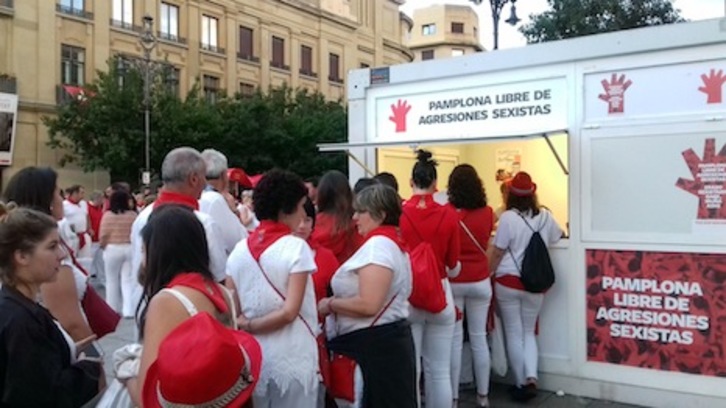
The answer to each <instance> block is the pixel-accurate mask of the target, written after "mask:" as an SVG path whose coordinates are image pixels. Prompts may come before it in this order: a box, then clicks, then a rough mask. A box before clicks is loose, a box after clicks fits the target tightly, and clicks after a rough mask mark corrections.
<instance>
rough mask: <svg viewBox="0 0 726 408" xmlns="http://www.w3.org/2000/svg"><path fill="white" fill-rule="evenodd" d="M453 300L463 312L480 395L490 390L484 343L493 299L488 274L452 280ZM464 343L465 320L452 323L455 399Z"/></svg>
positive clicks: (457, 396) (487, 351)
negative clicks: (464, 280) (476, 278)
mask: <svg viewBox="0 0 726 408" xmlns="http://www.w3.org/2000/svg"><path fill="white" fill-rule="evenodd" d="M451 292H452V294H453V295H454V303H455V304H456V307H458V308H459V310H461V311H462V312H466V322H467V330H468V332H469V345H470V346H471V354H472V356H473V357H474V377H475V379H476V391H477V393H479V395H488V394H489V373H490V371H491V360H490V357H489V343H487V317H488V312H489V304H490V303H491V301H492V283H491V279H489V278H487V279H484V280H481V281H478V282H470V283H453V282H452V283H451ZM463 344H464V322H463V321H462V320H459V321H458V322H456V325H455V326H454V341H453V342H452V344H451V345H452V346H451V389H452V392H453V396H454V399H459V377H460V376H461V350H462V348H463Z"/></svg>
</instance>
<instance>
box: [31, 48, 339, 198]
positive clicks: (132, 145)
mask: <svg viewBox="0 0 726 408" xmlns="http://www.w3.org/2000/svg"><path fill="white" fill-rule="evenodd" d="M119 77H120V75H119V72H118V70H117V69H116V64H115V63H113V62H109V70H108V72H98V78H97V80H96V81H94V82H93V83H92V84H90V85H88V86H87V87H86V89H87V90H88V92H87V95H89V96H88V97H87V98H85V99H84V100H80V99H75V100H72V101H70V102H68V103H65V104H62V105H60V106H59V107H58V111H57V114H56V115H55V116H52V117H46V118H44V123H45V124H46V126H47V127H48V130H49V136H50V141H49V145H50V146H51V147H53V148H56V149H62V150H63V151H65V152H67V154H66V155H65V156H64V157H63V158H62V161H61V165H65V164H66V163H69V162H76V163H78V164H79V165H80V166H81V167H82V168H83V169H84V170H86V171H94V170H107V171H109V172H110V174H111V179H112V180H125V181H129V182H131V183H132V184H135V183H136V182H137V181H138V180H139V177H140V173H141V171H142V170H143V168H144V160H145V152H144V139H145V133H144V109H143V81H142V80H141V76H140V75H139V72H138V71H134V70H130V71H129V72H128V73H127V74H126V75H124V76H123V84H122V83H121V82H120V81H119ZM150 123H151V127H150V128H151V131H150V138H149V139H150V162H151V169H152V170H155V171H158V169H160V167H161V162H162V160H163V158H164V155H166V153H167V152H168V151H169V150H171V149H173V148H175V147H179V146H191V147H194V148H197V149H199V150H202V149H206V148H214V149H217V150H219V151H221V152H223V153H224V154H225V155H227V157H228V159H229V164H230V167H242V168H243V169H245V171H247V172H248V173H250V174H255V173H261V172H264V171H266V170H269V169H270V168H273V167H280V168H285V169H289V170H292V171H294V172H296V173H298V174H300V175H301V176H303V177H306V176H312V175H320V174H322V173H323V172H325V171H327V170H330V169H338V170H341V171H344V172H345V171H347V159H346V157H345V155H344V154H340V153H325V154H321V153H319V152H318V150H317V144H318V143H332V142H344V141H345V140H346V135H347V112H346V109H345V107H344V106H343V105H342V104H341V103H340V102H333V101H328V100H326V99H325V97H324V96H323V95H322V94H320V93H319V92H315V93H311V92H308V91H306V90H293V89H291V88H289V87H286V86H285V87H281V88H273V89H269V90H268V91H267V92H262V91H261V90H257V91H256V92H255V93H254V94H252V95H239V94H237V95H234V96H232V97H226V96H224V95H222V94H220V95H219V97H218V98H217V100H216V101H215V102H209V101H208V100H207V99H206V98H205V96H204V95H203V93H202V92H201V91H200V89H199V87H198V86H194V87H193V89H192V90H191V91H190V92H189V93H188V95H187V97H186V98H185V99H184V100H181V99H179V98H178V97H176V96H175V95H174V94H173V93H172V92H171V90H170V89H169V87H168V86H166V85H165V84H164V81H163V80H160V79H159V78H157V81H156V82H155V84H154V86H153V90H152V101H151V122H150Z"/></svg>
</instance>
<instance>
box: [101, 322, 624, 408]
mask: <svg viewBox="0 0 726 408" xmlns="http://www.w3.org/2000/svg"><path fill="white" fill-rule="evenodd" d="M134 325H135V323H134V321H133V320H130V319H123V320H122V321H121V324H120V325H119V329H118V330H117V332H116V333H114V334H111V335H108V336H106V337H105V338H103V339H101V341H100V343H101V346H102V347H103V350H104V352H105V354H106V365H105V368H106V373H107V374H108V375H110V369H111V355H112V354H113V351H114V350H116V349H117V348H119V347H121V346H124V345H126V344H129V343H131V342H133V341H134V336H135V333H134V331H135V330H134ZM460 398H461V401H460V402H459V408H475V407H476V393H475V391H474V390H472V389H466V388H465V389H463V390H462V393H461V395H460ZM489 398H490V406H491V407H493V408H508V407H522V406H526V407H543V408H544V407H548V408H585V407H587V408H636V407H635V406H633V405H626V404H618V403H613V402H608V401H598V400H593V399H589V398H582V397H577V396H574V395H566V396H564V397H558V396H557V395H555V394H554V393H551V392H547V391H541V392H540V395H539V396H538V397H537V398H535V399H533V400H531V401H529V402H528V403H527V404H521V403H516V402H512V401H511V400H510V399H509V396H508V394H507V386H506V385H503V384H492V389H491V392H490V394H489Z"/></svg>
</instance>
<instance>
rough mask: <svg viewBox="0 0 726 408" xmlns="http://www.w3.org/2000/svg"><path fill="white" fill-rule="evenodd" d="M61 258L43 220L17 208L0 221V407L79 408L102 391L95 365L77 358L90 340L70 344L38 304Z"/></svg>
mask: <svg viewBox="0 0 726 408" xmlns="http://www.w3.org/2000/svg"><path fill="white" fill-rule="evenodd" d="M61 208H62V207H61ZM2 211H3V212H4V211H5V209H4V208H2ZM63 256H64V253H63V250H62V248H61V244H60V238H59V236H58V225H57V224H56V221H55V220H54V219H53V218H51V217H50V216H48V215H47V214H44V213H42V212H39V211H35V210H31V209H28V208H18V209H15V210H13V211H11V212H10V213H8V214H5V215H3V216H2V217H1V218H0V282H1V283H2V289H0V406H2V407H69V408H70V407H80V406H82V405H84V404H85V403H87V402H88V401H90V400H91V399H92V398H93V397H94V395H96V394H98V392H99V389H100V388H103V387H105V381H104V378H105V377H104V374H103V369H102V367H101V363H100V362H99V361H98V360H97V359H89V358H86V356H85V355H84V354H83V349H84V347H86V346H88V345H89V344H90V341H92V340H93V336H91V337H89V338H87V339H84V340H83V341H80V342H76V341H74V340H73V339H71V338H70V336H69V335H68V334H67V333H66V332H65V331H64V330H63V328H62V327H61V326H60V325H59V324H58V323H57V322H56V321H55V319H54V318H53V316H52V315H51V314H50V313H49V312H48V310H46V309H45V308H44V307H43V306H42V305H40V304H39V303H38V299H39V297H40V294H41V293H40V292H41V291H40V288H41V286H42V285H45V284H48V283H50V282H53V281H54V280H56V279H57V278H58V274H59V268H60V266H61V260H62V259H63Z"/></svg>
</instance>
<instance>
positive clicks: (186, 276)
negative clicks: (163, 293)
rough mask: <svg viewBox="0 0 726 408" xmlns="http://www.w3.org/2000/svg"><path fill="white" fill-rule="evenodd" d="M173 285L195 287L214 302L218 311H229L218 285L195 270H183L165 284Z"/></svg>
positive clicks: (171, 286) (169, 286)
mask: <svg viewBox="0 0 726 408" xmlns="http://www.w3.org/2000/svg"><path fill="white" fill-rule="evenodd" d="M174 286H184V287H187V288H192V289H195V290H197V291H199V292H200V293H203V294H204V296H206V297H207V298H208V299H209V301H210V302H212V303H213V304H214V307H215V308H216V309H217V310H218V311H219V312H220V313H227V312H228V311H229V308H228V307H227V302H226V301H225V297H224V294H223V293H222V290H221V289H220V287H219V285H217V284H216V283H215V282H214V281H211V280H209V279H206V278H205V277H204V276H202V275H201V274H198V273H196V272H185V273H181V274H179V275H176V276H175V277H174V279H172V280H171V282H169V284H168V285H166V287H167V288H173V287H174Z"/></svg>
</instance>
